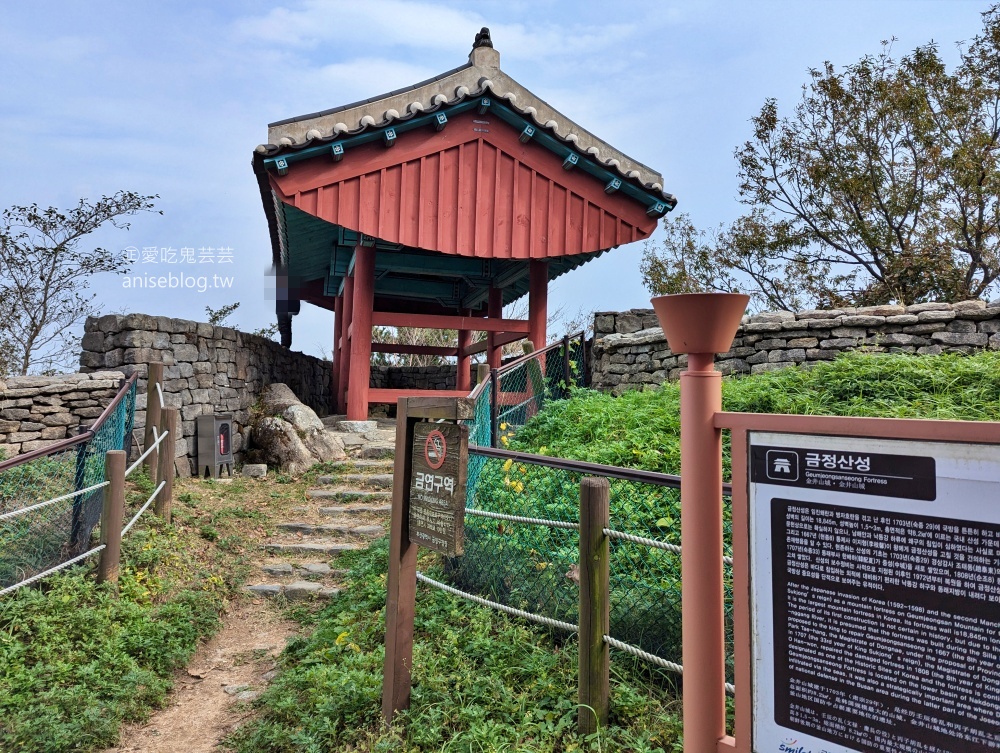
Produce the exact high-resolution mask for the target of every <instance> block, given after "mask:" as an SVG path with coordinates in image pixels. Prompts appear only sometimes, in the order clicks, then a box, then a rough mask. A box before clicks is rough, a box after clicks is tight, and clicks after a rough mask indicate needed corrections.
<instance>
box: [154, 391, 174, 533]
mask: <svg viewBox="0 0 1000 753" xmlns="http://www.w3.org/2000/svg"><path fill="white" fill-rule="evenodd" d="M177 418H178V416H177V409H176V408H164V409H163V412H162V415H161V416H160V434H163V433H164V432H168V433H169V436H168V437H167V438H166V439H165V440H164V442H163V444H162V445H161V447H162V452H160V465H159V470H158V471H157V474H156V475H157V478H158V479H159V480H160V481H162V482H163V484H164V486H163V489H162V490H161V491H160V493H159V494H158V495H157V497H156V514H157V515H159V516H160V517H161V518H163V519H164V520H165V521H166V522H167V523H169V522H170V518H171V508H172V505H173V495H174V473H175V470H174V453H175V452H176V449H177V440H178V439H179V437H178V436H177V427H178V425H179V423H180V422H179V421H178V420H177Z"/></svg>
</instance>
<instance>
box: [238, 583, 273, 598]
mask: <svg viewBox="0 0 1000 753" xmlns="http://www.w3.org/2000/svg"><path fill="white" fill-rule="evenodd" d="M243 590H244V591H246V592H247V593H251V594H254V595H255V596H277V595H278V594H280V593H281V584H280V583H258V584H256V585H252V586H243Z"/></svg>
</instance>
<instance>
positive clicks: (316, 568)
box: [260, 562, 347, 578]
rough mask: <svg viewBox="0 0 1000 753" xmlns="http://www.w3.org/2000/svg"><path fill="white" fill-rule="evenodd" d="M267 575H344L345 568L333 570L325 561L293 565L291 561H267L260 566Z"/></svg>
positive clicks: (284, 576) (283, 576)
mask: <svg viewBox="0 0 1000 753" xmlns="http://www.w3.org/2000/svg"><path fill="white" fill-rule="evenodd" d="M260 569H261V570H263V571H264V572H265V573H266V574H267V575H274V576H277V577H279V578H287V577H293V576H297V577H300V578H301V577H308V576H310V575H318V576H320V577H326V576H337V575H344V574H346V573H347V571H346V570H334V569H333V568H332V567H330V566H329V565H328V564H326V563H325V562H307V563H305V564H304V565H293V564H292V563H291V562H269V563H266V564H263V565H261V566H260Z"/></svg>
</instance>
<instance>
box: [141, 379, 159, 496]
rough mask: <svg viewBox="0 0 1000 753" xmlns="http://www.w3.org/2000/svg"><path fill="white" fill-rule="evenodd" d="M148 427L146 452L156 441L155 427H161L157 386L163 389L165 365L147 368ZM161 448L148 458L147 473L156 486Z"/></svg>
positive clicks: (145, 439)
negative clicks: (154, 436)
mask: <svg viewBox="0 0 1000 753" xmlns="http://www.w3.org/2000/svg"><path fill="white" fill-rule="evenodd" d="M146 369H147V371H146V426H145V428H144V429H143V432H142V449H143V450H144V451H145V450H147V449H149V447H150V446H151V445H152V444H153V442H154V441H155V440H154V439H153V427H154V426H155V427H156V428H157V429H158V428H159V426H160V393H159V391H158V390H157V389H156V385H160V388H161V389H162V388H163V364H162V363H151V364H149V365H148V366H147V367H146ZM158 451H159V448H157V449H155V450H153V451H152V452H151V453H149V455H147V456H146V473H147V474H148V475H149V478H150V480H151V481H152V482H153V485H154V486H155V485H156V484H157V483H159V482H158V481H157V478H156V471H157V468H158V462H159V458H158V457H157V454H158Z"/></svg>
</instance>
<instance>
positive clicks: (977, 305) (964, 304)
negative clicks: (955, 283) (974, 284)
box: [951, 298, 986, 311]
mask: <svg viewBox="0 0 1000 753" xmlns="http://www.w3.org/2000/svg"><path fill="white" fill-rule="evenodd" d="M951 308H952V310H953V311H981V310H983V309H985V308H986V301H981V300H979V299H978V298H973V299H972V300H968V301H959V302H958V303H953V304H952V305H951Z"/></svg>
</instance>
